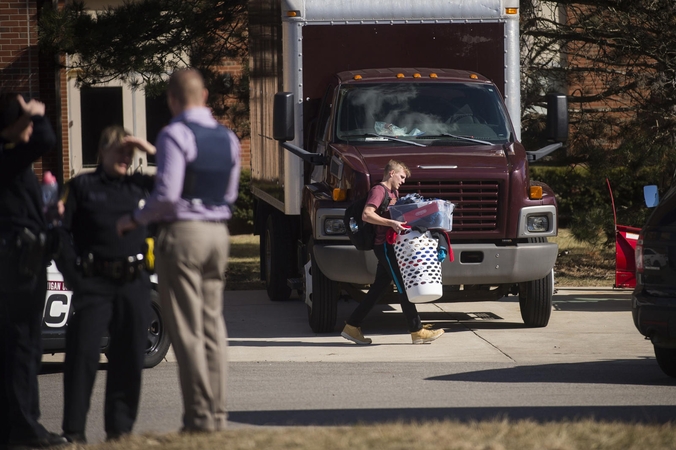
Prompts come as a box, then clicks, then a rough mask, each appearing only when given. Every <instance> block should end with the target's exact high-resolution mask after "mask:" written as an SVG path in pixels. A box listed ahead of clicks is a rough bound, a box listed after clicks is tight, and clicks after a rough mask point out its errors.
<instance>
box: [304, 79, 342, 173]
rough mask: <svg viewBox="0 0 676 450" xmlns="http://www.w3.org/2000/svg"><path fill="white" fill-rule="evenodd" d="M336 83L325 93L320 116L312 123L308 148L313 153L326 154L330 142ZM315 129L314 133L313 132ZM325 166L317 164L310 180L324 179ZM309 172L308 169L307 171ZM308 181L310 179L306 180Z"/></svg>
mask: <svg viewBox="0 0 676 450" xmlns="http://www.w3.org/2000/svg"><path fill="white" fill-rule="evenodd" d="M334 90H335V86H334V85H329V86H328V88H327V89H326V92H325V93H324V98H323V99H322V104H321V106H320V108H319V116H318V117H317V120H316V121H314V123H313V124H312V125H311V136H310V142H309V143H308V144H309V145H308V150H309V151H311V152H313V153H319V154H325V153H326V151H327V149H328V144H329V128H330V127H329V124H330V123H331V120H330V119H331V109H332V107H333V92H334ZM313 131H314V133H312V132H313ZM323 172H324V167H321V166H316V167H314V168H313V169H312V175H311V180H310V181H309V182H316V181H321V179H323ZM306 173H307V171H306ZM306 182H308V180H306Z"/></svg>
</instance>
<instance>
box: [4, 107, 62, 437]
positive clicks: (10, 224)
mask: <svg viewBox="0 0 676 450" xmlns="http://www.w3.org/2000/svg"><path fill="white" fill-rule="evenodd" d="M32 121H33V134H32V135H31V138H30V140H29V142H27V143H22V144H16V145H14V144H11V143H8V142H0V405H1V406H0V448H1V447H3V446H4V445H6V444H7V443H8V442H9V443H23V442H26V443H30V442H34V443H36V444H41V445H45V446H46V445H48V444H50V443H55V442H51V441H52V440H51V436H50V434H49V433H48V432H47V430H46V429H45V428H44V427H43V426H42V425H41V424H40V423H39V422H38V419H39V417H40V405H39V393H38V382H37V375H38V373H39V371H40V361H41V359H42V343H41V342H42V341H41V338H42V335H41V325H42V310H43V308H44V305H45V295H46V293H47V273H46V266H47V262H48V261H49V255H48V251H47V248H46V247H47V246H46V232H47V221H46V220H45V217H44V214H43V212H42V206H43V205H42V197H41V193H40V185H39V183H38V181H37V178H36V177H35V174H34V173H33V170H32V168H31V163H32V162H33V161H35V160H36V159H38V158H39V157H40V156H41V155H43V154H44V153H45V152H47V151H48V150H50V149H51V148H53V147H54V144H55V143H56V138H55V136H54V132H53V131H52V128H51V126H50V125H49V122H48V120H47V119H46V118H45V117H43V116H35V117H33V118H32Z"/></svg>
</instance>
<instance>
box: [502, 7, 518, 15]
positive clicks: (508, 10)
mask: <svg viewBox="0 0 676 450" xmlns="http://www.w3.org/2000/svg"><path fill="white" fill-rule="evenodd" d="M518 13H519V8H505V14H518Z"/></svg>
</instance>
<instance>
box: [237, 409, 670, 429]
mask: <svg viewBox="0 0 676 450" xmlns="http://www.w3.org/2000/svg"><path fill="white" fill-rule="evenodd" d="M674 414H676V407H675V406H655V405H639V406H551V407H550V406H541V407H530V406H527V407H469V408H394V409H340V410H335V409H326V410H324V409H319V410H318V409H314V410H285V411H231V412H230V413H229V417H228V420H229V421H230V422H237V423H243V424H249V425H261V426H284V425H287V426H291V425H293V426H304V425H308V426H312V425H316V426H331V425H358V424H371V423H383V422H397V421H403V422H417V421H429V420H453V421H459V422H473V421H483V420H503V419H509V420H532V421H535V422H538V423H545V422H556V421H563V420H571V421H572V420H583V419H593V420H596V421H608V422H627V423H650V424H655V423H668V422H671V421H672V420H673V418H674Z"/></svg>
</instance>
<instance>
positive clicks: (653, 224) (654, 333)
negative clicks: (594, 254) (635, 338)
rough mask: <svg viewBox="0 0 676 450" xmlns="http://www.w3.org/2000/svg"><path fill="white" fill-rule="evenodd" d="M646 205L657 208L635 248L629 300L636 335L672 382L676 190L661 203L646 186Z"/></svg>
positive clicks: (675, 318)
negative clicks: (647, 343) (648, 343)
mask: <svg viewBox="0 0 676 450" xmlns="http://www.w3.org/2000/svg"><path fill="white" fill-rule="evenodd" d="M645 192H646V204H647V205H648V206H649V207H651V206H657V207H656V208H655V210H654V211H653V213H652V214H651V215H650V217H649V218H648V220H647V222H646V224H645V225H644V226H643V228H642V229H641V233H640V234H639V238H638V242H637V244H636V288H635V289H634V292H633V293H632V297H631V308H632V315H633V317H634V324H635V325H636V328H637V329H638V331H639V332H640V333H641V334H643V335H644V336H646V337H647V338H649V339H650V340H651V341H652V343H653V347H654V349H655V358H656V359H657V363H658V364H659V366H660V368H661V369H662V371H663V372H664V373H666V374H667V375H669V376H670V377H675V378H676V186H674V187H672V188H671V189H670V190H669V191H668V192H667V194H666V195H665V196H664V198H662V199H661V200H660V199H659V198H658V196H657V189H656V188H655V186H646V189H645Z"/></svg>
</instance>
